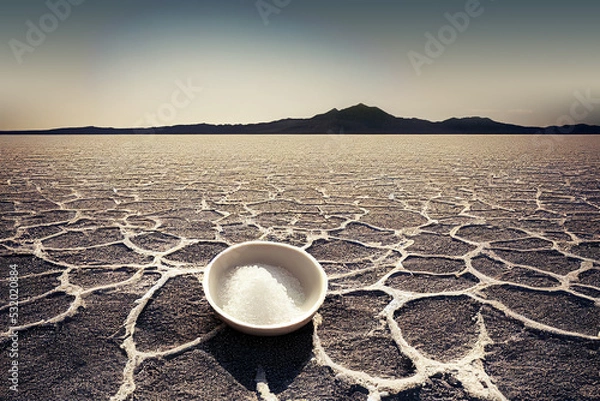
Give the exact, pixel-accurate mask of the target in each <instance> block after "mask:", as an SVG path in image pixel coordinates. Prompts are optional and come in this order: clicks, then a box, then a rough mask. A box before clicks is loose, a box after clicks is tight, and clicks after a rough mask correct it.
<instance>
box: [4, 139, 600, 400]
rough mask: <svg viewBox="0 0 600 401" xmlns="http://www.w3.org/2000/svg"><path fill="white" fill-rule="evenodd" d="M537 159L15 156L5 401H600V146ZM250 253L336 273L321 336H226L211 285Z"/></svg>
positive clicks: (497, 151) (119, 144)
mask: <svg viewBox="0 0 600 401" xmlns="http://www.w3.org/2000/svg"><path fill="white" fill-rule="evenodd" d="M92 139H93V140H92ZM536 140H537V139H536V138H533V137H510V138H504V137H486V138H485V140H475V139H474V138H472V137H468V138H463V137H450V138H445V137H439V138H436V139H435V140H433V139H432V138H430V137H419V136H414V137H394V136H388V137H377V138H376V139H374V138H372V137H368V136H352V137H345V136H323V137H318V136H314V137H305V136H297V137H278V136H265V137H235V138H233V137H212V136H202V137H177V136H173V137H156V138H153V139H152V140H148V141H147V140H145V139H143V138H127V137H120V138H109V137H94V138H90V137H77V136H73V137H72V138H70V139H69V142H65V141H64V140H61V138H58V137H47V138H36V140H35V141H33V142H32V141H31V139H30V138H27V137H6V138H2V142H3V143H2V146H0V160H3V166H2V167H3V168H2V169H0V272H4V273H3V276H2V277H0V294H2V296H1V297H0V366H3V367H7V366H10V364H11V363H12V362H13V361H14V357H13V356H11V355H12V353H11V349H12V348H13V347H14V344H15V343H14V338H15V337H14V333H15V332H16V333H17V334H18V347H19V353H18V354H19V357H18V363H19V390H20V391H19V392H18V393H15V394H12V393H11V394H9V399H11V400H13V399H14V400H16V401H20V400H27V401H29V400H34V399H35V400H40V401H45V400H52V401H55V400H78V401H79V400H111V401H133V400H149V401H152V400H166V399H173V400H197V399H207V400H231V399H235V400H249V401H299V400H311V401H312V400H319V401H323V400H326V401H347V400H348V401H349V400H360V401H374V400H381V401H395V400H421V401H433V400H442V399H443V400H466V401H483V400H495V401H506V400H530V399H535V400H539V401H565V400H577V401H596V400H598V376H597V375H598V369H597V367H598V366H600V359H599V355H600V318H599V316H600V254H599V247H600V245H599V244H600V189H599V188H600V187H599V181H598V177H600V161H598V157H597V155H598V154H600V149H599V141H597V138H595V137H589V138H576V137H574V138H563V140H562V141H561V142H560V145H561V146H560V147H555V148H553V151H552V152H545V151H539V150H540V149H539V146H537V144H538V143H537V142H536ZM507 141H508V142H510V146H506V144H507V143H508V142H507ZM124 149H126V151H124ZM528 149H529V150H531V152H528V151H527V150H528ZM533 150H535V152H534V151H533ZM49 166H52V168H48V167H49ZM247 240H270V241H278V242H282V243H287V244H292V245H296V246H299V247H302V248H304V249H305V250H307V251H308V252H309V253H311V254H312V255H313V256H314V257H315V258H316V259H317V260H319V261H320V262H321V264H322V265H323V267H324V268H325V270H326V272H327V274H328V276H329V283H330V286H329V291H328V294H327V297H326V300H325V303H324V304H323V306H322V307H321V309H320V310H319V312H318V313H317V315H316V316H315V318H314V319H313V321H312V323H310V324H308V325H306V326H305V327H304V328H302V329H300V330H298V331H297V332H295V333H291V334H289V335H286V336H280V337H265V338H260V337H252V336H248V335H244V334H241V333H238V332H236V331H234V330H232V329H230V328H227V327H225V326H224V325H223V324H222V323H221V322H220V321H219V320H218V319H217V318H216V315H215V313H214V312H213V311H212V310H211V308H210V307H209V304H208V302H207V300H206V299H205V297H204V293H203V288H202V284H201V283H202V278H203V272H204V268H205V266H206V265H207V264H208V263H209V262H210V260H211V259H212V258H213V257H215V256H216V255H217V254H218V253H219V252H221V251H223V250H224V249H226V248H227V247H229V246H231V245H233V244H236V243H239V242H242V241H247ZM11 272H17V273H12V274H13V275H14V274H18V290H19V291H18V317H17V318H14V319H13V318H11V316H13V317H14V316H15V315H14V311H15V309H14V306H15V304H14V303H12V304H11V303H10V296H5V295H4V294H16V292H14V291H12V292H11V288H14V286H15V284H13V282H14V279H11ZM11 307H12V308H13V309H11ZM2 371H3V372H4V373H3V374H2V375H0V378H2V382H3V383H4V384H3V386H4V387H3V388H2V390H1V391H0V394H2V395H0V398H2V397H3V396H4V395H5V394H6V388H7V387H6V383H8V381H7V379H8V378H7V377H6V376H5V375H6V372H7V371H8V369H4V368H3V369H2ZM11 397H12V398H11ZM3 399H4V398H3Z"/></svg>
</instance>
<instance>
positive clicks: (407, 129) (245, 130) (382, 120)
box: [0, 103, 600, 135]
mask: <svg viewBox="0 0 600 401" xmlns="http://www.w3.org/2000/svg"><path fill="white" fill-rule="evenodd" d="M0 134H54V135H69V134H113V135H114V134H600V126H593V125H586V124H578V125H571V126H561V127H558V126H550V127H524V126H519V125H513V124H505V123H500V122H497V121H493V120H491V119H489V118H482V117H468V118H451V119H449V120H445V121H440V122H431V121H427V120H421V119H417V118H401V117H395V116H393V115H391V114H388V113H386V112H385V111H383V110H381V109H380V108H377V107H370V106H366V105H364V104H362V103H361V104H358V105H356V106H352V107H349V108H346V109H343V110H338V109H332V110H330V111H328V112H327V113H323V114H318V115H316V116H314V117H312V118H304V119H302V118H295V119H294V118H288V119H283V120H278V121H272V122H265V123H256V124H237V125H231V124H224V125H213V124H192V125H176V126H165V127H154V128H101V127H79V128H60V129H53V130H45V131H11V132H8V131H0Z"/></svg>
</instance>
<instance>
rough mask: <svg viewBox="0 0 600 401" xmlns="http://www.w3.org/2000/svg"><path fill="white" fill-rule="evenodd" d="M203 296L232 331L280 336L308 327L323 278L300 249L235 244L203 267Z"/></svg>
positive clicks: (323, 286) (321, 292)
mask: <svg viewBox="0 0 600 401" xmlns="http://www.w3.org/2000/svg"><path fill="white" fill-rule="evenodd" d="M202 284H203V287H204V293H205V295H206V299H207V300H208V302H209V304H210V305H211V306H212V308H213V309H214V310H215V312H216V313H217V314H218V315H219V317H220V318H221V319H222V320H223V321H224V322H225V323H227V324H228V325H229V326H231V327H233V328H234V329H236V330H238V331H241V332H243V333H246V334H251V335H258V336H278V335H283V334H287V333H291V332H293V331H295V330H297V329H300V328H301V327H303V326H304V325H306V324H307V323H308V322H309V321H310V320H311V319H312V317H313V315H314V314H315V313H316V312H317V310H318V309H319V307H320V306H321V304H322V303H323V301H324V300H325V295H326V293H327V274H325V271H324V270H323V267H322V266H321V265H320V264H319V262H317V260H316V259H315V258H314V257H313V256H311V255H310V254H309V253H307V252H306V251H304V250H303V249H301V248H298V247H295V246H292V245H287V244H281V243H276V242H266V241H250V242H244V243H241V244H237V245H233V246H231V247H229V248H227V249H225V250H224V251H223V252H221V253H220V254H218V255H217V256H216V257H215V258H214V259H213V260H212V261H211V262H210V263H209V264H208V266H207V267H206V269H205V271H204V279H203V283H202Z"/></svg>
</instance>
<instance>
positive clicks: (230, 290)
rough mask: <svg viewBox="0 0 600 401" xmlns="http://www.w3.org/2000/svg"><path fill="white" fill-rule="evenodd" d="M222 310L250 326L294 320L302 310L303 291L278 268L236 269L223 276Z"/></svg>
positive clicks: (295, 279)
mask: <svg viewBox="0 0 600 401" xmlns="http://www.w3.org/2000/svg"><path fill="white" fill-rule="evenodd" d="M219 295H220V298H221V301H222V302H223V310H224V311H225V312H227V313H229V314H230V315H231V316H233V317H235V318H237V319H239V320H241V321H243V322H246V323H250V324H256V325H271V324H281V323H286V322H289V321H292V320H294V318H296V317H298V316H299V315H300V314H301V313H302V311H301V309H300V308H299V305H302V303H303V302H304V299H305V295H304V290H303V289H302V285H301V284H300V282H299V281H298V279H297V278H295V277H294V276H292V275H291V274H290V273H289V272H288V271H287V270H285V269H283V268H281V267H275V266H269V265H253V266H239V267H236V268H234V269H232V271H231V272H229V274H227V275H226V276H225V279H224V282H223V285H221V293H220V294H219Z"/></svg>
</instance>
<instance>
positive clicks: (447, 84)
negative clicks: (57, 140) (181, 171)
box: [0, 0, 600, 130]
mask: <svg viewBox="0 0 600 401" xmlns="http://www.w3.org/2000/svg"><path fill="white" fill-rule="evenodd" d="M67 1H71V2H72V3H76V4H77V3H81V4H77V5H73V4H72V3H68V4H70V10H67V9H66V8H65V6H64V5H65V4H67V3H66V2H67ZM262 1H263V4H265V3H266V4H269V5H271V7H276V8H273V10H276V11H277V13H275V12H274V13H271V14H270V15H269V16H268V18H267V21H268V24H267V23H265V20H264V19H263V17H262V16H261V13H260V12H259V10H258V7H257V1H256V0H211V1H205V0H197V1H194V0H191V1H190V0H187V1H184V0H173V1H156V0H149V1H147V0H146V1H142V0H124V1H119V2H117V1H100V0H86V1H82V0H49V1H45V0H3V1H2V2H1V3H0V38H1V42H2V43H1V46H0V82H1V84H0V130H13V129H45V128H53V127H66V126H69V127H73V126H89V125H95V126H103V127H108V126H113V127H132V126H152V125H176V124H190V123H199V122H208V123H249V122H259V121H272V120H276V119H280V118H285V117H312V116H313V115H315V114H318V113H322V112H326V111H328V110H330V109H332V108H334V107H335V108H344V107H348V106H351V105H354V104H357V103H360V102H362V103H365V104H368V105H371V106H378V107H380V108H382V109H384V110H385V111H387V112H389V113H391V114H394V115H396V116H399V117H417V118H423V119H428V120H433V121H440V120H444V119H447V118H451V117H465V116H476V115H477V116H484V117H490V118H492V119H494V120H498V121H502V122H510V123H517V124H522V125H539V126H548V125H554V124H557V123H558V122H560V121H562V120H561V118H562V119H563V120H564V117H565V116H570V117H571V118H572V120H573V121H575V122H577V123H579V122H586V123H592V124H600V77H599V74H598V71H600V28H598V26H599V24H598V18H599V16H600V2H599V1H597V0H572V1H564V0H563V1H552V0H544V1H542V0H529V1H522V0H481V1H480V6H479V8H477V11H478V14H480V15H478V16H476V17H470V18H469V19H470V21H469V23H468V26H466V27H465V29H461V30H462V31H463V32H458V31H457V30H456V29H454V28H453V29H454V33H456V35H455V36H456V37H452V30H448V27H447V25H449V21H448V20H447V19H446V17H445V14H446V13H450V14H452V15H455V14H456V13H459V12H462V13H464V12H465V10H466V8H468V7H467V3H469V1H465V0H459V1H455V0H443V1H442V0H439V1H433V0H419V1H417V0H404V1H403V0H400V1H391V0H387V1H386V0H345V1H343V0H320V1H317V0H291V1H290V0H262ZM473 1H475V0H470V2H473ZM287 3H289V4H287ZM51 4H57V5H60V6H59V7H58V8H57V9H58V10H59V11H58V12H59V13H63V14H64V15H61V16H60V17H62V19H61V18H58V17H53V16H52V14H51V13H52V11H51V8H53V7H51V6H50V7H49V5H51ZM277 4H278V5H279V6H281V7H279V6H276V5H277ZM67 11H68V13H67ZM67 14H68V15H67ZM56 22H57V23H56ZM32 26H34V27H35V29H45V30H46V31H49V32H48V33H47V34H45V35H46V37H45V38H43V40H41V39H40V38H39V36H36V35H35V34H33V33H32V28H31V27H32ZM444 26H446V29H445V30H444ZM440 29H442V32H445V33H446V34H447V35H450V36H447V37H446V42H447V44H446V45H444V52H443V54H441V55H439V54H434V53H431V45H430V46H429V47H430V48H429V49H427V48H426V47H427V42H428V39H427V37H426V34H427V33H430V34H432V35H434V36H438V33H439V32H440ZM15 49H16V50H15ZM24 49H27V50H24ZM427 50H430V52H429V55H430V56H431V55H433V56H434V57H429V64H423V65H422V66H421V67H420V74H418V73H417V70H416V69H415V68H414V66H413V63H411V59H410V57H409V52H411V51H412V52H413V53H411V54H413V55H414V54H416V53H419V54H421V55H423V56H427ZM182 87H183V88H186V87H187V89H185V90H182V89H181V88H182ZM577 94H578V95H577ZM586 98H587V99H588V100H587V101H585V99H586ZM581 99H584V101H583V102H582V100H581ZM567 121H568V120H567Z"/></svg>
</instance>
